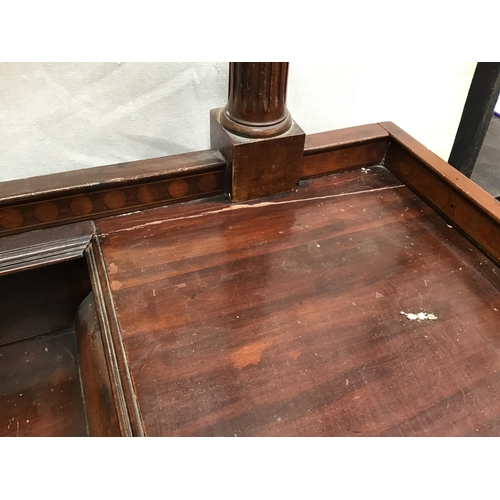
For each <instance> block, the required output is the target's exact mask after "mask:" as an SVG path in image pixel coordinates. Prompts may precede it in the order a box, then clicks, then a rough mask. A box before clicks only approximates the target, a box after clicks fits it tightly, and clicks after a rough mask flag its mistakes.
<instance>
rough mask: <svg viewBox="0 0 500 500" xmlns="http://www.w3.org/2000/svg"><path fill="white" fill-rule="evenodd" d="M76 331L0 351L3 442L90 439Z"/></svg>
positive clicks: (26, 341)
mask: <svg viewBox="0 0 500 500" xmlns="http://www.w3.org/2000/svg"><path fill="white" fill-rule="evenodd" d="M86 435H87V422H86V417H85V408H84V405H83V399H82V390H81V386H80V378H79V373H78V359H77V349H76V340H75V333H74V331H72V330H71V329H70V330H67V331H64V332H56V333H52V334H50V335H43V336H39V337H36V338H32V339H28V340H23V341H21V342H15V343H13V344H9V345H4V346H1V347H0V436H47V437H50V436H86Z"/></svg>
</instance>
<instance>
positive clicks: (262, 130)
mask: <svg viewBox="0 0 500 500" xmlns="http://www.w3.org/2000/svg"><path fill="white" fill-rule="evenodd" d="M287 83H288V63H287V62H232V63H229V89H228V99H227V104H226V107H225V108H224V109H223V110H222V113H221V115H220V119H221V123H222V125H223V126H224V128H225V129H226V130H229V131H230V132H233V133H235V134H237V135H241V136H243V137H253V138H262V137H272V136H275V135H279V134H282V133H284V132H286V131H287V130H288V129H289V128H290V127H291V126H292V119H291V117H290V113H289V112H288V110H287V108H286V90H287Z"/></svg>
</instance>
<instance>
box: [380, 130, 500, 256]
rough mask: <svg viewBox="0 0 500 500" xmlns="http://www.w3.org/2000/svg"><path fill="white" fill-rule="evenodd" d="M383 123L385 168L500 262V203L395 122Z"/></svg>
mask: <svg viewBox="0 0 500 500" xmlns="http://www.w3.org/2000/svg"><path fill="white" fill-rule="evenodd" d="M381 126H383V127H384V128H385V129H386V130H387V131H388V132H389V134H390V136H391V146H390V148H389V150H388V152H387V155H386V157H385V160H384V165H385V167H387V168H388V169H389V170H390V171H391V172H392V173H394V174H395V175H396V176H397V177H398V178H399V179H401V180H402V181H403V182H404V183H405V184H406V185H407V186H408V187H410V188H411V189H412V190H413V191H415V192H416V193H417V194H418V195H419V196H420V197H422V198H423V199H424V200H425V201H426V202H427V203H429V204H430V205H431V206H432V207H433V208H435V209H436V210H437V211H438V212H439V213H441V214H442V215H443V216H444V218H445V219H446V220H448V221H449V222H450V223H451V224H452V225H453V226H455V227H456V228H457V229H459V230H460V231H461V232H462V233H463V234H464V235H465V236H467V237H468V238H469V239H470V240H472V242H473V243H475V244H476V245H477V246H478V247H479V248H480V249H481V250H483V251H484V252H485V253H486V254H487V255H488V256H489V257H491V258H492V259H493V260H494V261H495V262H496V263H497V264H499V263H500V203H499V202H498V201H497V200H495V198H493V197H492V196H491V195H490V194H488V193H487V192H486V191H484V190H483V189H482V188H480V187H479V186H478V185H477V184H475V183H474V182H473V181H471V180H470V179H469V178H467V177H466V176H465V175H463V174H461V173H460V172H459V171H458V170H456V169H455V168H454V167H452V166H451V165H450V164H448V163H446V162H445V161H444V160H442V159H441V158H439V156H437V155H436V154H434V153H433V152H432V151H430V150H428V149H427V148H426V147H425V146H423V145H422V144H420V143H419V142H418V141H417V140H415V139H414V138H413V137H411V136H410V135H409V134H407V133H406V132H404V131H403V130H401V129H400V128H399V127H398V126H397V125H395V124H394V123H391V122H385V123H382V124H381Z"/></svg>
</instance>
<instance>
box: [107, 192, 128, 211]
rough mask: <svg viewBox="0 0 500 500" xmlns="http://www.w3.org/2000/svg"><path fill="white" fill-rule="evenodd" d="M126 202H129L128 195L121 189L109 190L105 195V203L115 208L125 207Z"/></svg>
mask: <svg viewBox="0 0 500 500" xmlns="http://www.w3.org/2000/svg"><path fill="white" fill-rule="evenodd" d="M125 203H127V195H126V194H125V193H124V192H123V191H120V190H119V189H114V190H113V191H109V192H108V193H106V196H104V204H105V205H106V206H107V207H108V208H111V209H113V210H116V209H118V208H123V207H124V206H125Z"/></svg>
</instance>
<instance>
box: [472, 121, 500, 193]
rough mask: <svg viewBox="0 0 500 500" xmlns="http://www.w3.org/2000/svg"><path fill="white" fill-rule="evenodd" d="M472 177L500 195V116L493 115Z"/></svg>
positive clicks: (487, 189)
mask: <svg viewBox="0 0 500 500" xmlns="http://www.w3.org/2000/svg"><path fill="white" fill-rule="evenodd" d="M471 179H472V180H473V181H474V182H475V183H476V184H478V185H479V186H481V187H482V188H483V189H484V190H485V191H487V192H488V193H490V194H491V195H493V196H495V197H497V198H498V197H499V196H500V118H499V117H498V116H495V115H494V116H493V118H492V119H491V122H490V125H489V127H488V131H487V132H486V136H485V138H484V142H483V145H482V146H481V149H480V151H479V156H478V157H477V161H476V165H475V166H474V171H473V172H472V176H471Z"/></svg>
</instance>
